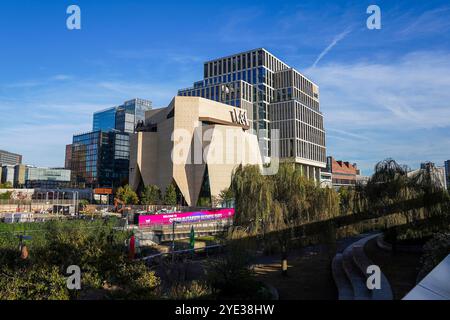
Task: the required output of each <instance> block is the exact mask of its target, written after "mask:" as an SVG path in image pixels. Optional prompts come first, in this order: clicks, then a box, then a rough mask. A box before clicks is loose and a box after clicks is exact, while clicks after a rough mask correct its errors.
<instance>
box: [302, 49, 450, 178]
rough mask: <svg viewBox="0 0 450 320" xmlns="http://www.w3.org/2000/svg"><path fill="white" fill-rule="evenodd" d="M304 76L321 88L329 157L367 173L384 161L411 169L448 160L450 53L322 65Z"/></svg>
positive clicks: (428, 53) (449, 136) (426, 53)
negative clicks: (358, 163) (388, 159)
mask: <svg viewBox="0 0 450 320" xmlns="http://www.w3.org/2000/svg"><path fill="white" fill-rule="evenodd" d="M306 74H308V75H309V76H310V77H311V78H312V79H313V80H314V81H315V82H316V83H318V84H319V86H320V93H321V109H322V111H323V113H324V117H325V126H326V129H327V133H328V139H327V145H328V150H329V153H330V154H331V155H336V154H337V155H338V157H342V158H346V159H345V160H349V161H351V162H352V161H356V160H359V161H361V163H364V167H365V168H366V169H372V168H373V165H374V164H375V163H376V162H377V161H379V160H382V159H384V158H386V157H393V158H395V159H400V160H402V161H404V162H405V163H406V164H408V165H411V166H415V165H417V164H418V163H420V162H421V161H424V160H431V161H436V162H438V163H441V162H442V161H443V160H445V159H448V158H450V151H449V150H450V149H449V148H448V146H450V90H449V88H450V53H448V52H415V53H411V54H408V55H406V56H404V57H402V58H401V59H399V60H398V61H392V62H390V63H385V64H380V63H371V62H354V63H349V64H326V65H323V66H317V67H316V68H311V69H309V70H307V71H306ZM358 136H361V139H358V138H357V137H358ZM366 140H367V141H366ZM443 146H447V147H445V148H444V147H443Z"/></svg>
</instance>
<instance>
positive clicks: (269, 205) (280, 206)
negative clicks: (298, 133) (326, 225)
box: [231, 163, 339, 273]
mask: <svg viewBox="0 0 450 320" xmlns="http://www.w3.org/2000/svg"><path fill="white" fill-rule="evenodd" d="M231 190H232V191H233V194H234V197H235V207H236V216H235V225H236V226H243V227H246V228H247V229H248V230H249V231H251V232H253V233H254V234H258V235H262V237H263V244H265V245H267V244H268V242H267V241H266V240H269V241H270V240H271V239H266V234H267V233H268V232H271V231H274V232H273V233H272V234H273V235H274V237H275V238H274V239H273V240H275V242H276V243H277V244H278V248H279V250H280V252H281V259H282V266H284V267H283V273H286V266H287V256H288V252H289V250H290V247H291V245H292V239H293V230H294V228H295V227H296V226H299V225H300V224H302V223H308V222H313V221H318V220H321V219H328V218H332V217H335V216H337V215H338V214H339V197H338V195H337V193H336V192H335V191H334V190H333V189H328V188H326V189H322V188H320V187H319V186H317V185H316V184H315V183H314V182H312V181H311V180H309V179H307V178H305V177H304V176H303V175H302V172H301V171H300V170H299V169H298V168H296V167H295V166H294V165H293V164H291V163H285V164H282V165H281V166H280V168H279V171H278V173H277V174H276V175H273V176H263V175H261V173H260V171H259V168H258V167H257V166H245V167H244V166H239V167H238V168H237V169H236V170H235V171H234V173H233V176H232V182H231ZM270 242H271V243H272V244H273V242H274V241H270Z"/></svg>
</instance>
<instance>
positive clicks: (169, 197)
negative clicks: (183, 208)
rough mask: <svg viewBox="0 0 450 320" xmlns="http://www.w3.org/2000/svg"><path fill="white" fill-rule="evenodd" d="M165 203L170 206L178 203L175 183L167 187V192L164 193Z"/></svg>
mask: <svg viewBox="0 0 450 320" xmlns="http://www.w3.org/2000/svg"><path fill="white" fill-rule="evenodd" d="M164 203H165V204H166V205H169V206H174V205H176V204H177V191H176V190H175V187H174V185H173V184H169V185H168V186H167V188H166V193H165V194H164Z"/></svg>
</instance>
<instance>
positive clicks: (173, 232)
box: [172, 220, 180, 263]
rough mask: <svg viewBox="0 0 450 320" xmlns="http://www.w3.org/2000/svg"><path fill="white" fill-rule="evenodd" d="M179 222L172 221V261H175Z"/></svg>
mask: <svg viewBox="0 0 450 320" xmlns="http://www.w3.org/2000/svg"><path fill="white" fill-rule="evenodd" d="M179 223H180V222H178V221H175V220H173V221H172V263H173V262H174V261H175V225H176V224H179Z"/></svg>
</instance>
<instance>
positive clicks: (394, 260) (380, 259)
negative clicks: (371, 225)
mask: <svg viewBox="0 0 450 320" xmlns="http://www.w3.org/2000/svg"><path fill="white" fill-rule="evenodd" d="M364 249H365V252H366V254H367V256H368V257H369V258H370V260H372V261H373V263H375V264H376V265H378V266H379V267H380V268H381V271H382V272H383V273H384V275H385V276H386V277H387V279H388V281H389V283H390V284H391V288H392V292H393V294H394V299H396V300H399V299H402V298H403V297H404V296H405V295H406V294H407V293H408V292H409V291H410V290H411V289H412V288H414V287H415V285H416V278H417V274H418V272H419V270H420V257H421V254H420V253H412V252H398V253H396V254H395V255H394V254H393V253H392V252H389V251H385V250H382V249H380V248H379V247H378V246H377V244H376V239H373V240H371V241H369V242H368V243H367V245H366V246H365V248H364Z"/></svg>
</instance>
